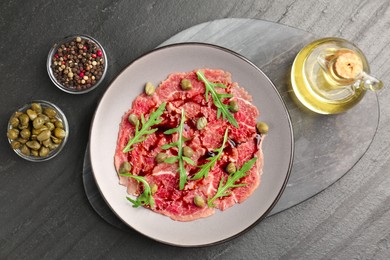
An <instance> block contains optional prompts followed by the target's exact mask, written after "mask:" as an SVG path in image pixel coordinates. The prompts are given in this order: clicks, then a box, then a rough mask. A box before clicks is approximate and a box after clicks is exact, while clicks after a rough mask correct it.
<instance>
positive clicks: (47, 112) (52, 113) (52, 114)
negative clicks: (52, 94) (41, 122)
mask: <svg viewBox="0 0 390 260" xmlns="http://www.w3.org/2000/svg"><path fill="white" fill-rule="evenodd" d="M43 113H44V114H45V115H47V116H48V117H49V118H54V117H55V116H56V115H57V111H55V110H54V109H52V108H50V107H47V108H45V109H43Z"/></svg>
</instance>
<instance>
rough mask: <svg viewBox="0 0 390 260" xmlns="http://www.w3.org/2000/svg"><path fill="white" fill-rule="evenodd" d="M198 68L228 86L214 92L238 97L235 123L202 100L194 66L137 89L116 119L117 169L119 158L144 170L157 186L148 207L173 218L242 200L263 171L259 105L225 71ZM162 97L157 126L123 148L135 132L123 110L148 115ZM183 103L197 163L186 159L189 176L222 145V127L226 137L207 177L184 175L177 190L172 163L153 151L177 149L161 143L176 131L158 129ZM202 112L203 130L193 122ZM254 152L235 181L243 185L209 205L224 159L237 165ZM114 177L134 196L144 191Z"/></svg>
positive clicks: (171, 124)
mask: <svg viewBox="0 0 390 260" xmlns="http://www.w3.org/2000/svg"><path fill="white" fill-rule="evenodd" d="M201 71H202V72H203V73H204V75H205V77H206V78H207V79H208V80H209V81H210V82H213V83H222V84H224V85H226V86H227V88H226V89H224V88H216V90H217V91H218V92H219V93H229V94H232V95H233V97H232V98H226V99H225V100H224V103H228V102H230V101H231V100H236V101H237V102H238V105H239V108H240V109H239V111H238V112H236V113H234V114H233V115H234V118H235V119H236V121H237V123H238V125H239V127H238V128H236V127H235V126H233V125H231V124H230V123H229V122H228V121H227V120H225V119H223V118H222V116H221V117H220V118H217V108H216V106H215V105H214V103H213V101H212V98H211V97H210V98H209V100H208V102H207V101H206V99H205V85H204V83H203V82H202V81H200V80H198V78H197V75H196V71H191V72H187V73H173V74H171V75H169V76H168V78H167V79H166V80H165V81H163V82H162V83H161V84H160V85H159V86H158V88H156V92H155V93H154V94H153V95H152V96H147V95H146V94H144V93H142V94H140V95H139V96H138V97H137V98H136V99H135V100H134V101H133V104H132V107H131V109H130V110H129V111H127V113H125V114H124V116H123V118H122V121H121V124H120V131H119V136H118V141H117V149H116V153H115V159H114V161H115V168H116V169H117V171H119V168H120V165H121V164H122V163H123V162H125V161H128V162H129V163H130V164H131V166H132V169H131V174H134V175H139V176H144V177H145V179H146V180H147V182H148V183H149V185H150V186H153V185H157V187H158V189H157V191H156V192H155V193H154V194H153V198H154V200H155V205H154V207H153V208H150V207H148V208H150V209H151V210H153V211H155V212H158V213H160V214H163V215H166V216H169V217H170V218H172V219H173V220H178V221H192V220H195V219H199V218H204V217H208V216H210V215H212V214H214V213H215V209H219V210H225V209H227V208H229V207H231V206H233V205H234V204H236V203H241V202H243V201H244V200H245V199H247V198H248V197H249V196H250V195H251V194H252V193H253V192H254V190H255V189H256V188H257V187H258V186H259V184H260V176H261V174H262V167H263V154H262V150H261V143H262V139H263V137H264V136H260V135H259V134H257V132H256V119H257V117H258V116H259V111H258V109H257V108H256V107H255V106H254V105H252V103H251V102H252V97H251V96H250V95H249V94H248V93H247V92H246V91H245V89H243V88H241V87H239V86H238V84H237V83H234V82H232V80H231V75H230V73H229V72H225V71H222V70H211V69H202V70H201ZM184 78H185V79H189V80H190V81H191V83H192V89H191V90H182V88H181V86H180V82H181V80H182V79H184ZM163 102H166V108H165V111H164V113H163V114H162V116H161V118H162V119H163V121H162V122H161V123H160V124H159V125H158V126H156V127H157V128H158V130H157V131H156V132H155V133H153V134H151V135H148V136H147V139H146V140H145V141H143V142H141V143H138V144H136V145H135V147H134V149H133V150H131V151H130V152H127V153H124V152H123V148H124V147H125V146H126V144H127V143H128V141H129V139H131V138H132V137H133V136H134V133H135V127H134V126H133V125H132V124H130V123H129V122H128V116H129V115H130V114H135V115H137V116H138V118H140V116H141V114H142V115H144V117H145V119H146V120H147V119H148V118H149V114H150V113H151V112H152V111H155V110H156V109H157V107H158V106H159V105H160V104H161V103H163ZM182 109H184V111H185V116H186V121H185V124H184V133H183V135H184V136H185V137H186V138H189V140H188V141H186V142H185V145H186V146H190V147H191V148H192V149H193V151H194V155H193V156H192V157H191V159H192V160H193V161H194V162H195V165H196V166H191V165H189V164H185V169H186V172H187V174H188V178H191V177H193V176H194V175H195V174H196V172H198V171H199V167H197V165H202V164H204V163H206V162H208V161H207V160H206V158H207V157H208V156H213V152H214V151H215V149H218V148H219V147H221V146H222V142H223V136H224V133H225V130H226V129H227V128H228V142H227V143H226V145H225V149H224V150H223V153H222V156H221V158H220V160H218V161H217V162H216V164H215V165H214V167H213V168H212V169H211V170H210V172H209V174H208V176H207V178H201V179H199V180H192V181H191V180H189V181H188V182H187V183H186V185H185V187H184V189H183V190H179V172H178V165H177V163H175V164H168V163H164V162H163V163H157V162H156V160H155V157H156V155H157V154H158V153H160V152H164V153H167V155H168V156H171V155H177V148H171V149H169V150H163V149H162V148H161V147H162V146H163V145H165V144H168V143H171V142H173V141H176V140H177V134H173V135H166V134H164V133H163V132H164V131H165V130H167V129H172V128H175V127H177V126H178V124H179V122H180V119H181V110H182ZM203 116H204V117H206V119H207V125H206V127H205V128H203V129H202V130H198V129H197V128H196V122H197V120H198V119H199V118H200V117H203ZM175 149H176V150H175ZM253 157H257V160H256V163H255V165H254V166H253V167H252V168H251V169H250V170H249V171H248V172H247V173H246V176H245V177H243V178H241V179H240V180H238V181H237V183H244V184H245V186H242V187H237V188H233V189H231V190H230V191H231V194H230V195H229V196H225V197H221V198H219V199H217V200H215V201H214V207H208V206H207V199H209V198H211V197H213V196H214V195H215V193H216V192H217V189H218V185H219V183H220V180H221V178H222V177H223V178H224V179H225V180H226V178H227V176H228V174H227V173H226V171H225V168H226V166H227V164H228V163H229V162H233V163H235V164H236V166H237V167H238V168H241V166H242V165H243V164H244V163H245V162H247V161H249V160H250V159H252V158H253ZM119 182H120V184H121V185H125V186H127V192H128V193H129V194H131V195H135V196H138V195H139V194H141V193H142V192H143V186H142V184H139V183H137V182H136V181H135V180H134V179H131V178H128V177H122V176H119ZM195 196H201V197H202V198H203V199H204V200H205V201H206V205H205V206H204V207H199V206H197V205H195V203H194V197H195Z"/></svg>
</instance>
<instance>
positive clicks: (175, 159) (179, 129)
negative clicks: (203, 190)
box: [161, 109, 195, 190]
mask: <svg viewBox="0 0 390 260" xmlns="http://www.w3.org/2000/svg"><path fill="white" fill-rule="evenodd" d="M185 120H186V116H185V113H184V109H182V110H181V120H180V124H179V126H178V127H176V128H173V129H169V130H167V131H165V132H164V134H173V133H178V134H179V139H178V140H177V141H176V142H172V143H169V144H166V145H163V146H162V147H161V148H162V149H164V150H167V149H169V148H172V147H177V149H178V152H177V156H171V157H168V158H167V159H165V161H164V162H166V163H170V164H173V163H176V162H179V169H178V170H179V176H180V179H179V189H180V190H182V189H184V185H185V184H186V182H187V172H186V170H185V168H184V162H186V163H188V164H191V165H195V162H194V161H193V160H191V159H190V158H188V157H186V156H184V155H183V145H184V142H185V141H188V140H189V139H187V138H185V137H184V136H183V130H184V121H185Z"/></svg>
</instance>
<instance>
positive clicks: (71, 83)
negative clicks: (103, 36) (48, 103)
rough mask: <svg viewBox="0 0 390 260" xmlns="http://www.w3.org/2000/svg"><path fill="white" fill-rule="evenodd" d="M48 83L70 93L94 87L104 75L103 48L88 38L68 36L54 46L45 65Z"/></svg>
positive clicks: (89, 89) (105, 72) (81, 35)
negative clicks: (48, 78)
mask: <svg viewBox="0 0 390 260" xmlns="http://www.w3.org/2000/svg"><path fill="white" fill-rule="evenodd" d="M46 67H47V72H48V74H49V77H50V79H51V81H52V82H53V83H54V85H56V86H57V87H58V88H59V89H61V90H62V91H64V92H67V93H70V94H84V93H87V92H90V91H92V90H93V89H95V88H97V87H98V86H99V85H100V84H101V83H102V82H103V79H104V77H105V76H106V74H107V55H106V52H105V51H104V49H103V46H102V45H101V44H100V43H99V42H98V41H97V40H96V39H94V38H92V37H91V36H89V35H83V34H79V35H71V36H67V37H65V38H64V39H62V40H60V41H59V42H57V43H55V44H54V45H53V47H52V48H51V49H50V51H49V55H48V58H47V62H46Z"/></svg>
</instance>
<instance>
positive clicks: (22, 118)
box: [19, 114, 30, 126]
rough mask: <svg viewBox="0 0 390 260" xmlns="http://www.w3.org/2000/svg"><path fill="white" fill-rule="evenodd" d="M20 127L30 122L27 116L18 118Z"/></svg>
mask: <svg viewBox="0 0 390 260" xmlns="http://www.w3.org/2000/svg"><path fill="white" fill-rule="evenodd" d="M19 121H20V125H22V126H25V125H28V121H30V118H29V117H28V115H27V114H21V115H20V116H19Z"/></svg>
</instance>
